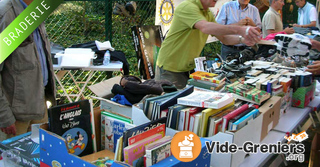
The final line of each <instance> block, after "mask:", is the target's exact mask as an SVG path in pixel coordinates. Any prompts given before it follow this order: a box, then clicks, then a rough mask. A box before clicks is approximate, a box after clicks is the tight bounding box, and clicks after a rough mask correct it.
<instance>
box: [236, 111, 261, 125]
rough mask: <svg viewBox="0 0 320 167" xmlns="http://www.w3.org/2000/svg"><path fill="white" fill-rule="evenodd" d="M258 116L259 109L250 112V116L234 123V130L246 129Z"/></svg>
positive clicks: (247, 115)
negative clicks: (250, 121) (249, 122)
mask: <svg viewBox="0 0 320 167" xmlns="http://www.w3.org/2000/svg"><path fill="white" fill-rule="evenodd" d="M258 114H259V110H258V109H254V110H252V111H251V112H249V113H248V114H246V115H245V116H243V117H242V118H240V119H239V120H238V121H236V122H234V123H233V126H232V130H237V129H240V128H242V127H244V126H245V125H246V123H247V122H248V121H249V120H251V119H254V118H256V117H257V116H258Z"/></svg>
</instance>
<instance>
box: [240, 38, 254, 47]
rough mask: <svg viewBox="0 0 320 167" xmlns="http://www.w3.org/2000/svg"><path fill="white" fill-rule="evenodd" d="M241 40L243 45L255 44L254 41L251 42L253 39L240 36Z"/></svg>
mask: <svg viewBox="0 0 320 167" xmlns="http://www.w3.org/2000/svg"><path fill="white" fill-rule="evenodd" d="M242 39H243V40H242V43H244V44H245V45H247V46H253V45H255V44H256V42H253V41H251V40H247V39H246V38H242Z"/></svg>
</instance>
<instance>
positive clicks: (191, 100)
mask: <svg viewBox="0 0 320 167" xmlns="http://www.w3.org/2000/svg"><path fill="white" fill-rule="evenodd" d="M232 102H233V96H232V94H231V93H220V92H214V91H198V90H194V91H193V92H192V93H191V94H190V95H187V96H184V97H180V98H178V104H181V105H187V106H194V107H202V108H213V109H219V108H222V107H224V106H226V105H228V104H230V103H232Z"/></svg>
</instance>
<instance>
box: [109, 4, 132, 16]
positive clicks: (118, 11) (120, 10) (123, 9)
mask: <svg viewBox="0 0 320 167" xmlns="http://www.w3.org/2000/svg"><path fill="white" fill-rule="evenodd" d="M136 9H137V4H136V2H135V1H130V2H127V3H126V5H123V4H120V3H116V4H115V6H114V8H113V12H112V13H113V14H115V15H124V16H126V17H129V16H130V15H131V16H133V15H135V13H136Z"/></svg>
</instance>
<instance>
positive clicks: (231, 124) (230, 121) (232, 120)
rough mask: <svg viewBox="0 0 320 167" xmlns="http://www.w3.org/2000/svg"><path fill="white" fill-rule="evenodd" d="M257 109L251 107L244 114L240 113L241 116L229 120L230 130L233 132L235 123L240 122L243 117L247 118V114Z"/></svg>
mask: <svg viewBox="0 0 320 167" xmlns="http://www.w3.org/2000/svg"><path fill="white" fill-rule="evenodd" d="M254 109H256V108H255V107H249V108H248V109H246V110H245V111H243V112H242V113H240V114H239V115H237V116H235V117H234V118H232V119H230V120H229V123H228V130H232V127H233V123H234V122H236V121H238V120H239V119H240V118H242V117H243V116H245V115H246V114H248V113H250V112H251V111H252V110H254Z"/></svg>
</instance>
